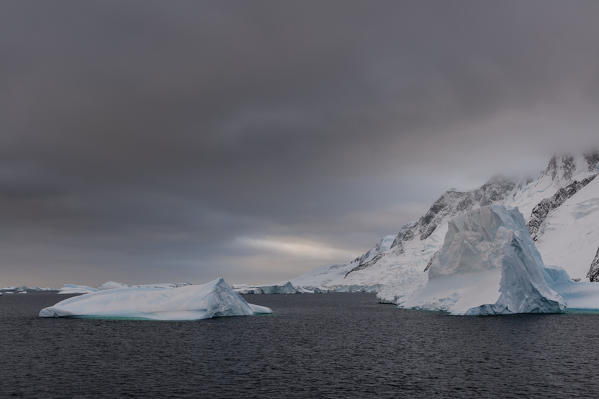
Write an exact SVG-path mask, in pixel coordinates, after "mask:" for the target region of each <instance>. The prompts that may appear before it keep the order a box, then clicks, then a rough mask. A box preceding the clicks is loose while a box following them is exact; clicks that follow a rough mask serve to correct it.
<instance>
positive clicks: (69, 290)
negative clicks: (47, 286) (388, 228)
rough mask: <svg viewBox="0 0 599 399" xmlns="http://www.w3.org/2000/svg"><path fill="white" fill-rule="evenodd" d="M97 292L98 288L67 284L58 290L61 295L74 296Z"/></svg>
mask: <svg viewBox="0 0 599 399" xmlns="http://www.w3.org/2000/svg"><path fill="white" fill-rule="evenodd" d="M96 291H98V289H97V288H93V287H88V286H87V285H78V284H65V285H63V286H62V287H61V288H60V289H59V290H58V293H59V294H61V295H74V294H89V293H92V292H96Z"/></svg>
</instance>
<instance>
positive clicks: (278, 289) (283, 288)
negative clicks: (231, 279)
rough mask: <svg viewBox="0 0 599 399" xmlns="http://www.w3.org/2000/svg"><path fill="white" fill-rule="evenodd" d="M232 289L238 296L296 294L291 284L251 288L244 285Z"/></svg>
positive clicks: (296, 290)
mask: <svg viewBox="0 0 599 399" xmlns="http://www.w3.org/2000/svg"><path fill="white" fill-rule="evenodd" d="M233 289H234V290H235V291H236V292H237V293H239V294H298V293H299V292H300V291H299V290H298V289H296V288H295V287H294V286H293V285H292V284H291V282H289V281H287V282H286V283H285V284H274V285H259V286H251V285H246V284H239V285H233Z"/></svg>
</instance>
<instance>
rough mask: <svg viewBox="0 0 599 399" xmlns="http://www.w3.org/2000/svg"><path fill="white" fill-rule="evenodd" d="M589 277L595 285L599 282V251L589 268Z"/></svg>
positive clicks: (598, 250)
mask: <svg viewBox="0 0 599 399" xmlns="http://www.w3.org/2000/svg"><path fill="white" fill-rule="evenodd" d="M587 277H588V278H589V280H591V281H592V282H594V283H596V282H599V249H597V254H596V255H595V259H593V261H592V262H591V267H590V268H589V272H588V273H587Z"/></svg>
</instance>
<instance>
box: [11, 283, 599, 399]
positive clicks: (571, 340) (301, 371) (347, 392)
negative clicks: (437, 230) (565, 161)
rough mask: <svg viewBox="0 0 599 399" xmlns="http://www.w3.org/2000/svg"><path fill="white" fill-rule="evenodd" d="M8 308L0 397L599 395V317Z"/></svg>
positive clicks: (345, 306)
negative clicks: (132, 314)
mask: <svg viewBox="0 0 599 399" xmlns="http://www.w3.org/2000/svg"><path fill="white" fill-rule="evenodd" d="M64 298H65V297H64V296H58V295H56V294H49V293H34V294H27V295H4V296H0V397H30V398H58V397H60V398H70V397H85V398H87V397H89V398H100V397H107V398H115V397H139V398H162V397H164V398H180V397H188V398H204V397H206V398H249V397H264V398H283V397H291V398H295V397H298V398H350V397H351V398H370V397H373V398H374V397H381V398H386V397H389V398H431V397H447V398H457V397H472V398H481V397H488V398H497V397H502V398H511V397H538V398H565V397H574V396H576V397H589V398H590V397H595V398H596V397H599V376H598V373H599V315H576V314H567V315H526V316H504V317H485V318H481V317H455V316H448V315H443V314H439V313H430V312H417V311H406V310H397V309H396V308H395V307H393V306H390V305H379V304H377V303H376V299H375V297H374V296H373V295H368V294H326V295H270V296H269V295H250V296H247V299H249V301H250V302H252V303H256V304H260V305H266V306H269V307H271V308H272V309H273V311H274V314H273V315H269V316H256V317H229V318H221V319H213V320H204V321H195V322H152V321H116V320H88V319H39V318H37V317H36V316H37V312H38V311H39V310H40V309H41V308H43V307H45V306H48V305H53V304H54V303H56V302H57V301H59V300H61V299H64Z"/></svg>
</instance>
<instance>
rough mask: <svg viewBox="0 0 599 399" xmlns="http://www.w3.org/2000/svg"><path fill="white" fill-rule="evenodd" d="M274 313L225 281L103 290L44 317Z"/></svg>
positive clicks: (63, 303)
mask: <svg viewBox="0 0 599 399" xmlns="http://www.w3.org/2000/svg"><path fill="white" fill-rule="evenodd" d="M261 313H272V311H271V310H270V309H269V308H267V307H264V306H258V305H252V304H249V303H247V302H246V301H245V300H244V299H243V298H242V297H241V296H240V295H239V294H238V293H236V292H235V291H234V290H233V289H232V288H231V287H230V286H229V285H228V284H227V283H226V282H225V280H223V279H222V278H219V279H216V280H214V281H211V282H209V283H207V284H202V285H187V286H183V287H176V288H169V287H150V286H145V287H124V288H114V289H108V290H100V291H96V292H92V293H89V294H85V295H81V296H77V297H73V298H69V299H66V300H64V301H61V302H58V303H57V304H56V305H54V306H50V307H48V308H44V309H42V310H41V311H40V313H39V316H40V317H87V318H124V319H147V320H201V319H209V318H212V317H222V316H250V315H254V314H261Z"/></svg>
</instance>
